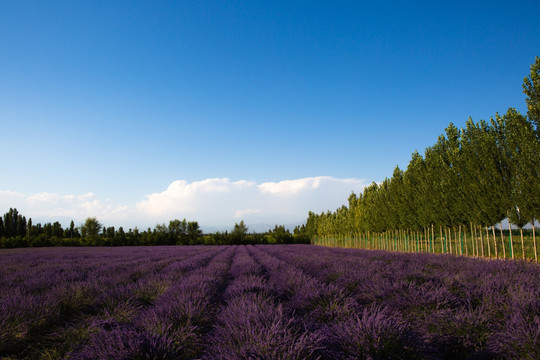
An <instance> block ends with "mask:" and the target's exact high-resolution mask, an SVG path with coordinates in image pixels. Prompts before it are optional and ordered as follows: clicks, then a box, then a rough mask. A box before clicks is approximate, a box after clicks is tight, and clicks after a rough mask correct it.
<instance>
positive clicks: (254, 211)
mask: <svg viewBox="0 0 540 360" xmlns="http://www.w3.org/2000/svg"><path fill="white" fill-rule="evenodd" d="M262 212H263V211H262V210H261V209H244V210H236V211H235V212H234V215H233V217H235V218H243V217H245V216H246V215H253V214H259V213H262Z"/></svg>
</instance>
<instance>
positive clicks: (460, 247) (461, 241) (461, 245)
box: [458, 225, 463, 255]
mask: <svg viewBox="0 0 540 360" xmlns="http://www.w3.org/2000/svg"><path fill="white" fill-rule="evenodd" d="M458 234H459V245H460V246H459V255H463V238H462V237H461V225H459V232H458Z"/></svg>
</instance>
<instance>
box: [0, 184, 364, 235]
mask: <svg viewBox="0 0 540 360" xmlns="http://www.w3.org/2000/svg"><path fill="white" fill-rule="evenodd" d="M368 184H369V182H367V181H365V180H362V179H338V178H334V177H328V176H321V177H311V178H303V179H293V180H283V181H278V182H264V183H256V182H253V181H247V180H239V181H231V180H229V179H227V178H213V179H205V180H201V181H194V182H187V181H185V180H176V181H173V182H172V183H171V184H170V185H169V186H168V187H167V188H166V189H165V190H163V191H162V192H156V193H152V194H148V195H145V196H144V197H143V198H142V200H140V201H138V202H136V203H135V204H132V205H125V204H119V203H117V202H115V201H114V200H111V199H103V198H101V197H99V196H97V195H95V194H93V193H85V194H81V195H73V194H57V193H49V192H40V193H36V194H31V195H26V194H21V193H17V192H13V191H5V190H4V191H2V190H0V211H2V210H4V211H7V210H8V209H9V208H10V207H16V208H17V209H18V210H19V212H20V213H21V214H23V215H25V216H27V217H32V218H33V219H34V220H35V221H34V222H36V220H37V221H41V222H45V221H56V220H59V221H61V222H63V223H66V221H69V220H70V219H73V220H75V221H76V222H77V223H80V222H82V221H84V219H85V218H87V217H89V216H96V217H97V218H98V219H100V220H101V221H102V222H103V223H104V224H106V225H107V226H112V225H115V226H124V227H134V226H138V227H139V228H146V227H153V226H155V225H156V224H157V223H162V222H167V221H169V220H171V219H183V218H186V219H188V220H194V221H198V222H199V224H201V226H208V227H212V226H218V227H219V226H224V227H227V226H228V227H231V226H232V225H233V224H234V223H235V222H237V221H239V220H244V221H245V222H246V223H247V224H250V223H252V224H255V223H267V224H292V223H299V222H302V221H304V220H305V219H306V217H307V213H308V211H314V212H321V211H326V210H334V209H336V208H338V207H340V206H341V205H343V204H345V203H346V202H347V197H348V196H349V194H350V193H351V191H354V192H356V193H358V192H360V191H362V189H363V188H364V186H366V185H368ZM2 207H3V208H4V209H2Z"/></svg>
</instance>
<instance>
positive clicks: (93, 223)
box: [81, 217, 103, 242]
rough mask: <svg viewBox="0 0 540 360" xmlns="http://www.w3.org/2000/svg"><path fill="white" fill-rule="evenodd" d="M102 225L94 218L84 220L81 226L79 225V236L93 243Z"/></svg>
mask: <svg viewBox="0 0 540 360" xmlns="http://www.w3.org/2000/svg"><path fill="white" fill-rule="evenodd" d="M102 227H103V225H102V224H101V223H100V222H99V221H98V219H97V218H96V217H89V218H86V220H85V222H84V224H83V225H81V235H82V236H83V238H85V239H87V240H89V241H90V242H93V241H94V240H95V239H96V238H97V237H98V236H99V232H100V231H101V228H102Z"/></svg>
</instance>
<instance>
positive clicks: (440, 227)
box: [439, 225, 444, 254]
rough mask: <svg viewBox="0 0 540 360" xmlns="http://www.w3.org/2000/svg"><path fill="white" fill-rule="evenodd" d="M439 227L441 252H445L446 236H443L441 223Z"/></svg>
mask: <svg viewBox="0 0 540 360" xmlns="http://www.w3.org/2000/svg"><path fill="white" fill-rule="evenodd" d="M439 229H440V230H441V253H442V254H444V238H443V236H442V226H440V225H439Z"/></svg>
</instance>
